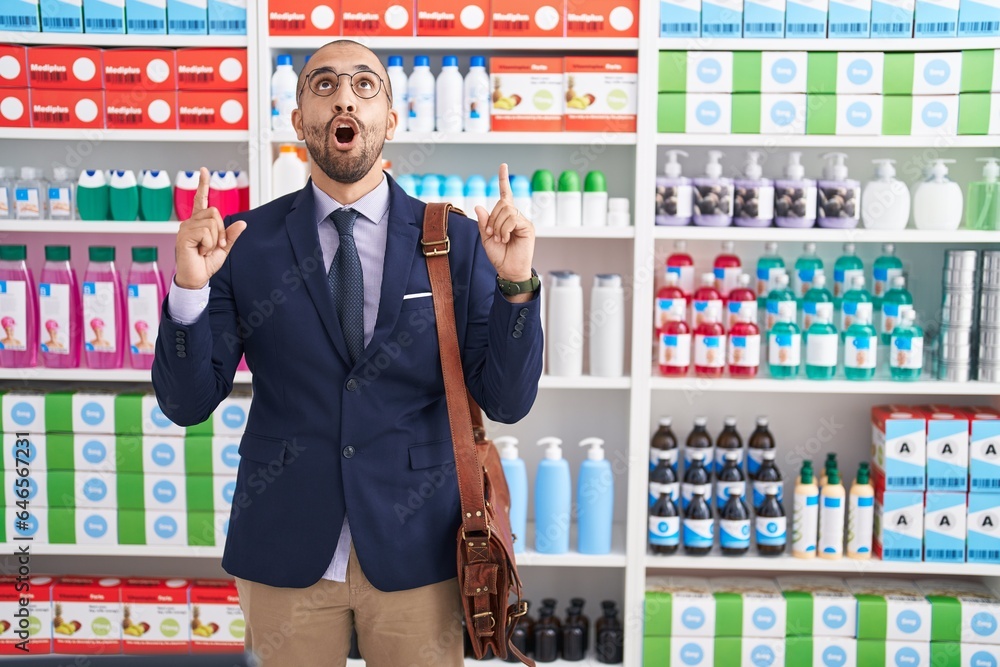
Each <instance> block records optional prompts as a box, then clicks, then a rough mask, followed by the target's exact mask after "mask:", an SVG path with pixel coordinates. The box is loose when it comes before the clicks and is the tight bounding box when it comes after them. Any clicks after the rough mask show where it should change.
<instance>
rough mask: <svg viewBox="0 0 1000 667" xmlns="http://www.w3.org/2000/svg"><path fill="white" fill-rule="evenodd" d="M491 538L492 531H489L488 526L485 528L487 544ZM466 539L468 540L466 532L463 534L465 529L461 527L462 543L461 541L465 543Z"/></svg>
mask: <svg viewBox="0 0 1000 667" xmlns="http://www.w3.org/2000/svg"><path fill="white" fill-rule="evenodd" d="M492 536H493V531H492V530H491V529H490V527H489V526H486V541H487V542H489V541H490V538H491V537H492ZM468 539H469V538H468V536H467V534H466V532H465V528H464V527H463V528H462V541H463V542H465V541H468ZM475 539H479V538H478V537H476V538H475Z"/></svg>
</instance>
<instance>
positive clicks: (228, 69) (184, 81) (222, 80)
mask: <svg viewBox="0 0 1000 667" xmlns="http://www.w3.org/2000/svg"><path fill="white" fill-rule="evenodd" d="M246 89H247V51H246V49H178V50H177V90H246Z"/></svg>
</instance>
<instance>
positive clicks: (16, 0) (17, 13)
mask: <svg viewBox="0 0 1000 667" xmlns="http://www.w3.org/2000/svg"><path fill="white" fill-rule="evenodd" d="M0 11H2V12H3V13H2V14H0V32H3V31H6V30H10V31H16V32H38V31H39V30H40V29H41V27H40V24H39V21H38V0H7V1H6V2H4V5H3V9H2V10H0Z"/></svg>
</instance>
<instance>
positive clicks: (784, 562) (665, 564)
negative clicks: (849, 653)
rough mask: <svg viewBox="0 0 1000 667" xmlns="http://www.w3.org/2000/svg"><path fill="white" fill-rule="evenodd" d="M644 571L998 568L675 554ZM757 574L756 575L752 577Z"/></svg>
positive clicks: (979, 571)
mask: <svg viewBox="0 0 1000 667" xmlns="http://www.w3.org/2000/svg"><path fill="white" fill-rule="evenodd" d="M646 567H647V568H652V569H663V570H684V571H691V570H700V571H704V572H713V573H714V572H719V571H729V572H741V573H747V574H748V575H749V576H760V575H759V573H762V572H764V573H766V572H781V573H786V572H803V573H807V574H816V575H824V574H827V575H829V574H832V575H835V576H842V577H852V576H853V577H861V576H866V575H886V574H890V575H898V576H918V577H939V576H951V575H961V576H963V577H1000V565H990V564H985V563H963V564H962V565H961V566H956V565H955V563H901V562H895V561H881V560H851V559H850V558H842V559H841V560H823V559H820V558H813V559H802V558H793V557H792V556H778V557H774V558H768V557H765V556H750V555H747V556H735V557H732V556H723V555H721V554H709V555H708V556H685V555H684V554H683V553H677V554H675V555H673V556H647V557H646ZM754 573H757V574H754Z"/></svg>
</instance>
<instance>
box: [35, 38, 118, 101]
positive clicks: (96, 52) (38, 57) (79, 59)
mask: <svg viewBox="0 0 1000 667" xmlns="http://www.w3.org/2000/svg"><path fill="white" fill-rule="evenodd" d="M101 55H102V54H101V50H100V49H94V48H90V47H85V46H33V47H31V48H30V49H28V82H29V84H30V86H31V87H32V88H60V89H62V88H69V89H70V90H100V89H101V88H103V87H104V77H103V76H102V75H101Z"/></svg>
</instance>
